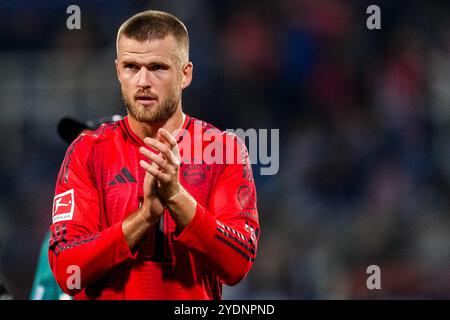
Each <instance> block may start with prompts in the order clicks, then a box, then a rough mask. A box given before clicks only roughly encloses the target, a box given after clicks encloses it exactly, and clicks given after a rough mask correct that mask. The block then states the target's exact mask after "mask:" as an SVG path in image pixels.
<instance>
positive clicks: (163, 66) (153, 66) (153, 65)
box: [148, 63, 168, 71]
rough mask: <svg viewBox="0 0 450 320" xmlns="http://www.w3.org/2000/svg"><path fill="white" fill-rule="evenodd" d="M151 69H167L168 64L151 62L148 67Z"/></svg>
mask: <svg viewBox="0 0 450 320" xmlns="http://www.w3.org/2000/svg"><path fill="white" fill-rule="evenodd" d="M148 69H149V70H151V71H158V70H167V69H168V66H166V65H163V64H159V63H153V64H151V65H150V66H149V68H148Z"/></svg>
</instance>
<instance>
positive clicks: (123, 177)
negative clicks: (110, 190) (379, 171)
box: [108, 167, 136, 186]
mask: <svg viewBox="0 0 450 320" xmlns="http://www.w3.org/2000/svg"><path fill="white" fill-rule="evenodd" d="M128 182H131V183H134V182H136V179H134V177H133V175H132V174H131V173H130V171H128V169H127V168H126V167H123V168H122V170H120V173H118V174H116V175H115V176H114V179H112V180H111V181H110V182H108V186H113V185H115V184H118V183H128Z"/></svg>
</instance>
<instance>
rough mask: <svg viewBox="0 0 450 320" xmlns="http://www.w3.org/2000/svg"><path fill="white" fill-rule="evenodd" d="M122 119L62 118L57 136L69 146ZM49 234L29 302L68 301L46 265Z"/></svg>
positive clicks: (110, 117) (117, 116)
mask: <svg viewBox="0 0 450 320" xmlns="http://www.w3.org/2000/svg"><path fill="white" fill-rule="evenodd" d="M120 119H122V116H120V115H113V116H109V117H103V118H100V119H97V120H96V121H87V122H82V121H78V120H76V119H73V118H62V119H61V120H60V121H59V122H58V128H57V129H58V134H59V136H60V137H61V138H62V139H63V140H64V141H65V142H66V143H68V144H71V143H72V142H73V141H74V140H75V139H76V138H77V137H78V136H79V135H80V134H81V133H86V132H89V131H93V130H95V129H97V128H98V127H99V126H100V125H101V124H103V123H112V122H114V121H118V120H120ZM49 238H50V233H49V232H47V233H46V235H45V237H44V241H43V242H42V246H41V250H40V252H39V258H38V263H37V268H36V273H35V275H34V280H33V286H32V288H31V292H30V300H69V299H71V297H70V296H68V295H67V294H66V293H64V292H62V291H61V289H60V288H59V286H58V285H57V283H56V281H55V277H54V276H53V273H52V270H51V269H50V266H49V264H48V253H47V252H48V241H49Z"/></svg>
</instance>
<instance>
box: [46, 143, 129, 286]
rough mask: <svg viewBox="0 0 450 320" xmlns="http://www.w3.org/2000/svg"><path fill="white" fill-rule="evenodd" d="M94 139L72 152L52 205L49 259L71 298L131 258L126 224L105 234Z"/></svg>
mask: <svg viewBox="0 0 450 320" xmlns="http://www.w3.org/2000/svg"><path fill="white" fill-rule="evenodd" d="M89 138H90V137H89V136H80V137H79V138H78V139H76V140H75V141H74V142H73V143H72V145H71V146H70V147H69V149H68V150H67V153H66V156H65V159H64V161H63V164H62V166H61V169H60V172H59V175H58V178H57V183H56V188H55V197H54V200H53V214H52V222H53V223H52V225H51V227H50V240H49V249H48V258H49V263H50V266H51V269H52V272H53V274H54V276H55V278H56V281H57V283H58V285H59V286H60V287H61V289H62V290H63V291H64V292H66V293H68V294H70V295H74V294H76V293H78V292H79V291H81V290H82V289H84V288H85V287H86V286H88V285H89V284H90V283H92V282H93V281H94V280H96V279H98V278H99V277H101V276H102V275H104V274H105V273H106V272H107V271H109V270H110V269H111V268H112V267H114V266H115V265H117V264H119V263H121V262H123V261H125V260H127V259H129V258H131V257H132V254H131V252H130V249H129V247H128V244H127V242H126V240H125V237H124V235H123V231H122V225H121V223H117V224H115V225H112V226H111V227H109V228H107V229H103V230H101V229H100V210H101V206H100V200H99V198H100V196H99V192H98V190H97V186H96V183H95V181H96V179H95V175H94V170H93V143H92V142H91V141H90V140H89Z"/></svg>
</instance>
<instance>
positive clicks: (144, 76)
mask: <svg viewBox="0 0 450 320" xmlns="http://www.w3.org/2000/svg"><path fill="white" fill-rule="evenodd" d="M137 85H138V87H142V88H149V87H151V81H150V71H149V70H147V68H146V67H141V70H139V72H138V82H137Z"/></svg>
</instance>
